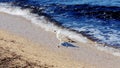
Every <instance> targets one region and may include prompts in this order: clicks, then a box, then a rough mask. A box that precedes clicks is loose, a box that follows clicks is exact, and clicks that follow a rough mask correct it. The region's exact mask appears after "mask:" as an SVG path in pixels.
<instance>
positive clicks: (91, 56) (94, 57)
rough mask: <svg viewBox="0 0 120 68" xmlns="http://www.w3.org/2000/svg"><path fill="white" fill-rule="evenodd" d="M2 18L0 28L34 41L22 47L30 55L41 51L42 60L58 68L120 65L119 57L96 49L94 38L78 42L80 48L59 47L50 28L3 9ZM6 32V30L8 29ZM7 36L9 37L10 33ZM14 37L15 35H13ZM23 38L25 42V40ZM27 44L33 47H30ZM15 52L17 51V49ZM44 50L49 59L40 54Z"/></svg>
mask: <svg viewBox="0 0 120 68" xmlns="http://www.w3.org/2000/svg"><path fill="white" fill-rule="evenodd" d="M0 20H1V21H0V29H1V30H2V31H3V32H1V33H4V31H7V32H9V33H11V34H12V36H14V35H17V36H19V37H20V38H21V37H23V38H26V39H28V40H30V41H32V42H33V43H32V44H35V45H29V42H26V44H25V45H24V47H23V48H24V49H27V52H30V55H31V56H32V55H33V56H35V55H34V53H33V52H34V51H35V54H36V55H39V56H37V58H39V59H40V61H41V62H45V63H46V64H47V65H53V66H58V68H95V67H96V68H119V67H120V65H119V63H120V57H116V56H113V55H111V54H109V53H106V52H103V51H99V50H97V49H96V47H94V45H95V43H94V42H91V41H89V42H88V43H86V44H84V43H80V42H77V43H76V44H74V45H76V46H78V48H74V47H62V46H61V47H60V48H58V47H57V46H58V45H59V40H58V39H57V38H56V35H55V34H54V33H52V32H47V31H45V30H44V29H42V28H40V27H37V26H36V25H34V24H32V23H31V22H30V21H28V20H26V19H24V18H22V17H19V16H13V15H8V14H5V13H0ZM4 34H7V33H6V32H5V33H4ZM1 36H2V35H1ZM2 37H3V36H2ZM6 38H9V36H7V37H6ZM11 39H13V38H12V37H11ZM14 40H16V41H18V40H19V39H15V38H14ZM20 42H21V43H23V42H24V41H20ZM30 43H31V42H30ZM6 44H7V42H6ZM1 46H2V45H1ZM11 47H13V46H11ZM14 47H16V48H15V50H16V49H19V47H18V46H17V45H15V46H14ZM27 47H30V48H31V49H30V48H27ZM39 48H40V49H41V48H43V50H40V49H39ZM44 48H45V49H44ZM32 49H33V50H32ZM13 50H14V49H13ZM42 51H45V52H42ZM15 52H16V53H18V52H17V51H15ZM27 52H24V53H25V54H24V55H23V54H22V55H23V56H26V54H27ZM31 53H32V54H31ZM18 54H19V53H18ZM41 54H42V55H46V56H45V57H46V59H47V61H46V60H43V59H41V58H40V57H43V58H45V57H44V56H41ZM55 57H56V59H55ZM32 58H33V57H32ZM31 60H32V59H31ZM49 61H51V62H49ZM38 64H39V63H38ZM61 66H62V67H61Z"/></svg>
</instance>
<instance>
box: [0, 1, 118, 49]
mask: <svg viewBox="0 0 120 68" xmlns="http://www.w3.org/2000/svg"><path fill="white" fill-rule="evenodd" d="M0 2H1V3H11V4H12V6H19V7H21V9H31V13H34V14H38V15H40V16H41V15H44V16H46V17H48V18H49V19H51V20H54V21H55V22H56V23H57V24H59V25H60V26H63V27H65V28H68V29H71V30H74V31H77V32H79V33H81V34H83V35H84V36H86V37H88V38H89V39H91V40H93V41H97V42H98V43H103V44H106V45H108V46H112V47H116V48H117V47H120V0H0Z"/></svg>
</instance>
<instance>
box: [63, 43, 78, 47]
mask: <svg viewBox="0 0 120 68" xmlns="http://www.w3.org/2000/svg"><path fill="white" fill-rule="evenodd" d="M61 45H62V46H65V47H78V46H75V45H73V44H71V43H69V42H64V43H61Z"/></svg>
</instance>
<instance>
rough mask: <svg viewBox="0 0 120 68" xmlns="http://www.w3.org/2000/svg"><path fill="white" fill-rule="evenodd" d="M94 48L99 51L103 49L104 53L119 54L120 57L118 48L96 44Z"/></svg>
mask: <svg viewBox="0 0 120 68" xmlns="http://www.w3.org/2000/svg"><path fill="white" fill-rule="evenodd" d="M96 48H97V49H98V50H100V51H104V52H106V53H109V54H112V55H114V56H119V57H120V50H119V49H115V48H113V47H108V46H105V47H104V46H101V45H96Z"/></svg>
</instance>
